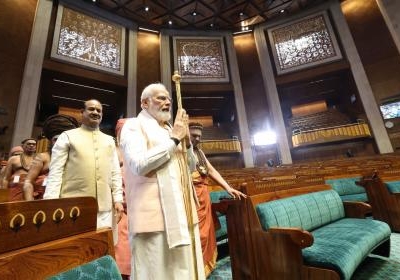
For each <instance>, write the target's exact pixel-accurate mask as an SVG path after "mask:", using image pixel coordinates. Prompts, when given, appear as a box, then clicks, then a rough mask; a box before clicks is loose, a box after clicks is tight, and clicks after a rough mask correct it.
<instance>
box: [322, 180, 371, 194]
mask: <svg viewBox="0 0 400 280" xmlns="http://www.w3.org/2000/svg"><path fill="white" fill-rule="evenodd" d="M360 179H361V176H360V177H349V178H338V179H327V180H325V183H326V184H328V185H330V186H332V189H334V190H335V191H337V193H338V194H339V195H349V194H359V193H365V189H364V188H363V187H360V186H357V185H356V182H357V181H360Z"/></svg>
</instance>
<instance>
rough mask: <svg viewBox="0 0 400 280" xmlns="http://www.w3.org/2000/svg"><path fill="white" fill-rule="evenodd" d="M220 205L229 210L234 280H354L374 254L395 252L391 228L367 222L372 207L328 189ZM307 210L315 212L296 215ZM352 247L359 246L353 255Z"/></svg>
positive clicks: (263, 195) (280, 193)
mask: <svg viewBox="0 0 400 280" xmlns="http://www.w3.org/2000/svg"><path fill="white" fill-rule="evenodd" d="M243 191H244V192H246V190H245V188H244V189H243ZM221 203H222V204H225V205H226V208H227V212H226V215H227V223H228V238H229V251H230V256H231V266H232V275H233V279H314V280H317V279H349V278H350V277H351V275H352V273H353V272H354V270H355V269H356V267H357V266H358V264H360V263H361V261H362V260H363V259H364V258H365V257H366V256H367V255H368V254H369V253H370V252H371V251H374V253H376V254H379V255H383V256H388V255H389V252H390V239H389V238H390V228H389V226H388V225H387V224H385V223H383V222H380V221H376V220H371V219H363V218H364V217H365V215H366V213H367V212H368V211H370V206H369V205H368V204H365V203H362V202H342V201H341V199H340V198H339V196H338V194H337V193H336V192H335V191H333V190H332V189H331V188H330V187H329V186H327V185H318V186H309V187H302V188H295V189H292V190H291V189H281V190H277V191H275V192H269V193H260V194H257V195H253V196H249V198H248V199H246V200H227V201H222V202H221ZM316 204H318V206H316ZM314 206H315V207H316V208H315V207H314ZM305 208H307V209H308V208H309V209H311V210H307V211H309V212H307V211H305V212H304V213H302V214H300V213H297V212H299V211H300V210H299V209H303V210H304V209H305ZM312 209H314V210H315V211H314V210H312ZM321 209H325V210H326V211H325V214H327V213H328V212H330V213H331V215H328V214H327V215H322V214H321V213H320V210H321ZM306 212H307V213H306ZM317 216H318V217H317ZM272 217H274V218H272ZM289 217H290V218H289ZM300 217H301V218H300ZM347 217H356V219H347ZM345 227H347V229H344V228H345ZM349 228H351V229H350V230H349ZM365 228H368V231H366V230H365ZM324 231H325V233H324ZM346 232H347V233H346ZM349 234H350V235H351V236H349ZM350 237H351V239H352V242H349V241H348V240H347V239H348V238H350ZM347 246H355V247H354V249H353V250H352V249H350V252H349V251H347V250H348V248H344V247H347ZM356 252H357V253H356ZM331 256H334V259H333V260H332V259H329V258H330V257H331ZM330 262H331V263H330ZM339 264H340V265H339Z"/></svg>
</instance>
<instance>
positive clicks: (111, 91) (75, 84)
mask: <svg viewBox="0 0 400 280" xmlns="http://www.w3.org/2000/svg"><path fill="white" fill-rule="evenodd" d="M53 81H54V82H57V83H62V84H67V85H72V86H77V87H83V88H90V89H95V90H99V91H104V92H110V93H116V92H115V91H113V90H108V89H104V88H98V87H92V86H88V85H82V84H78V83H73V82H68V81H63V80H59V79H53Z"/></svg>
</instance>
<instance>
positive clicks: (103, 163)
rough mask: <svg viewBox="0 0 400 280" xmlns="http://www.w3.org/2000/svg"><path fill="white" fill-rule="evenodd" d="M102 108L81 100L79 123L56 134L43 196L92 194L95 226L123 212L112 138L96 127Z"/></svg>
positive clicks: (108, 224)
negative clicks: (95, 214) (94, 207)
mask: <svg viewBox="0 0 400 280" xmlns="http://www.w3.org/2000/svg"><path fill="white" fill-rule="evenodd" d="M102 117H103V107H102V105H101V103H100V102H99V101H97V100H94V99H92V100H88V101H86V102H85V108H84V109H83V110H82V125H81V127H79V128H75V129H72V130H68V131H65V132H63V133H61V134H60V136H59V137H58V139H57V141H56V143H55V144H54V146H53V149H52V155H51V161H50V168H49V176H48V178H47V186H46V190H45V193H44V196H43V198H44V199H50V198H62V197H76V196H92V197H94V198H96V199H97V203H98V207H99V208H98V213H97V228H101V227H112V228H113V235H114V243H116V242H117V239H116V238H117V236H118V235H117V231H116V230H117V227H116V222H117V221H119V219H120V216H121V215H122V213H123V212H124V207H123V205H122V202H123V194H122V193H123V190H122V177H121V169H120V167H119V161H118V156H117V151H116V147H115V142H114V139H113V138H112V137H111V136H109V135H106V134H104V133H103V132H101V131H100V130H99V125H100V122H101V120H102Z"/></svg>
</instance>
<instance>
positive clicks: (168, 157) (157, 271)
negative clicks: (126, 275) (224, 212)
mask: <svg viewBox="0 0 400 280" xmlns="http://www.w3.org/2000/svg"><path fill="white" fill-rule="evenodd" d="M120 147H121V150H122V152H123V156H124V179H125V180H124V181H125V191H126V200H127V206H128V219H129V231H130V234H131V238H132V241H133V242H132V256H133V258H132V263H133V266H132V276H133V279H135V280H137V279H139V280H140V279H146V280H147V279H196V277H195V276H194V272H195V271H196V270H197V273H198V277H197V279H204V278H205V273H204V266H203V258H202V252H201V243H200V237H199V230H198V226H197V222H198V219H197V212H196V205H195V202H194V201H195V198H196V196H195V193H194V192H193V191H192V190H191V189H190V188H189V199H190V202H189V203H190V204H191V210H192V214H191V216H192V218H193V221H194V224H195V225H194V228H193V229H191V230H190V231H192V230H193V233H194V239H195V240H194V242H193V240H192V239H191V234H190V231H189V230H188V223H187V219H188V217H187V216H186V214H187V213H188V212H187V210H185V207H186V206H187V205H186V204H185V203H184V200H183V191H182V188H188V187H189V186H182V182H181V181H182V175H183V174H182V172H187V171H188V170H187V167H186V168H184V170H182V168H181V167H183V166H182V165H181V164H180V163H179V162H180V160H179V159H178V158H179V157H181V156H182V149H181V145H179V146H176V145H175V143H174V141H173V140H171V139H170V128H169V127H168V126H163V127H162V126H160V125H159V124H158V122H157V121H156V120H155V119H154V118H153V117H152V116H151V115H149V114H148V113H147V112H146V111H142V112H141V113H140V114H139V115H138V117H137V118H133V119H128V120H127V121H126V122H125V124H124V126H123V128H122V131H121V145H120ZM188 156H189V159H188V163H189V164H191V163H193V162H195V161H194V154H193V150H192V149H189V150H188ZM193 166H194V165H193ZM187 176H188V178H189V179H190V174H187ZM164 191H165V192H166V193H164ZM168 192H169V193H168ZM171 207H172V208H173V209H172V210H171V209H170V208H171ZM168 213H169V214H168ZM189 213H190V212H189ZM171 215H172V217H174V218H173V219H171ZM175 217H176V218H175ZM193 243H194V244H195V251H194V252H193V251H192V244H193ZM194 256H195V259H196V264H194V261H193V257H194ZM195 267H197V269H195Z"/></svg>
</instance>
